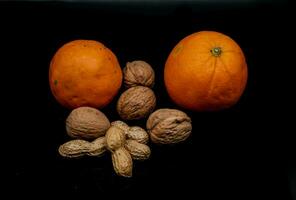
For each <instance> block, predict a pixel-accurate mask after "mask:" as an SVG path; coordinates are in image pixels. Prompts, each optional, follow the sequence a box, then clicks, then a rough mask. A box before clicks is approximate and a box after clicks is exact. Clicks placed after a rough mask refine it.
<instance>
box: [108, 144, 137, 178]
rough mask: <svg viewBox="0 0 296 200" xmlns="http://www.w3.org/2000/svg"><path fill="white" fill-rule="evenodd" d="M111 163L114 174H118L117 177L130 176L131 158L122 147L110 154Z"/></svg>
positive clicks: (131, 168) (131, 169)
mask: <svg viewBox="0 0 296 200" xmlns="http://www.w3.org/2000/svg"><path fill="white" fill-rule="evenodd" d="M112 163H113V168H114V170H115V172H116V174H118V175H119V176H124V177H131V176H132V171H133V161H132V157H131V155H130V153H129V152H128V151H127V150H126V149H125V148H124V147H120V148H119V149H117V150H115V151H114V152H113V153H112Z"/></svg>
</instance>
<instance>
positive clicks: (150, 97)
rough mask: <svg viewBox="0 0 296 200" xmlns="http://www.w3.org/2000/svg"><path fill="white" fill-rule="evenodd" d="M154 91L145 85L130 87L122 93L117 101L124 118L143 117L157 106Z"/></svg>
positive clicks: (120, 113)
mask: <svg viewBox="0 0 296 200" xmlns="http://www.w3.org/2000/svg"><path fill="white" fill-rule="evenodd" d="M155 105H156V97H155V95H154V92H153V91H152V90H151V89H150V88H148V87H143V86H136V87H132V88H129V89H128V90H126V91H125V92H124V93H122V94H121V96H120V97H119V100H118V102H117V112H118V114H119V115H120V117H121V118H122V119H124V120H133V119H141V118H144V117H146V116H148V115H149V114H150V113H151V112H152V111H153V110H154V108H155Z"/></svg>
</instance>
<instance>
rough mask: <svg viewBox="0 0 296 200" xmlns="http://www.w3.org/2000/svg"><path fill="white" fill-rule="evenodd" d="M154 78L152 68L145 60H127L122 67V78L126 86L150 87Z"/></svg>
mask: <svg viewBox="0 0 296 200" xmlns="http://www.w3.org/2000/svg"><path fill="white" fill-rule="evenodd" d="M154 78H155V75H154V70H153V69H152V67H151V66H150V65H149V64H148V63H147V62H145V61H141V60H136V61H133V62H128V63H127V64H126V66H125V68H124V69H123V80H124V86H125V87H126V88H130V87H135V86H146V87H150V88H152V87H153V85H154Z"/></svg>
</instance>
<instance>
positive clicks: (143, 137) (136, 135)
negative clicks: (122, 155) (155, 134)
mask: <svg viewBox="0 0 296 200" xmlns="http://www.w3.org/2000/svg"><path fill="white" fill-rule="evenodd" d="M127 138H128V139H131V140H136V141H137V142H139V143H142V144H147V143H148V140H149V135H148V133H147V132H146V131H145V130H144V129H142V128H141V127H139V126H132V127H130V128H129V130H128V133H127Z"/></svg>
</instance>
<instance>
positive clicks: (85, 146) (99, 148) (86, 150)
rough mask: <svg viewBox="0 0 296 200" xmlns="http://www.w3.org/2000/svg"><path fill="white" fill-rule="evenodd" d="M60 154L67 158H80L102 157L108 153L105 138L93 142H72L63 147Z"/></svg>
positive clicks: (60, 148)
mask: <svg viewBox="0 0 296 200" xmlns="http://www.w3.org/2000/svg"><path fill="white" fill-rule="evenodd" d="M58 151H59V154H60V155H61V156H63V157H67V158H79V157H83V156H86V155H88V156H101V155H103V153H105V151H106V143H105V137H100V138H97V139H96V140H94V141H93V142H88V141H85V140H79V139H77V140H71V141H69V142H66V143H65V144H63V145H61V146H60V147H59V149H58Z"/></svg>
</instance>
